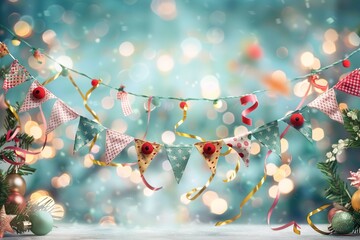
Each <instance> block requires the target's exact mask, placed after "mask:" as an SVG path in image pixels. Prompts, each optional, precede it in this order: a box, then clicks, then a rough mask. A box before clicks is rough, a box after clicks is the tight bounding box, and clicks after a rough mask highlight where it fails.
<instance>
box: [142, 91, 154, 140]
mask: <svg viewBox="0 0 360 240" xmlns="http://www.w3.org/2000/svg"><path fill="white" fill-rule="evenodd" d="M152 98H153V97H149V99H148V101H147V123H146V131H145V133H144V136H143V138H142V139H143V140H144V139H145V138H146V135H147V132H148V130H149V123H150V114H151V109H150V108H151V101H152Z"/></svg>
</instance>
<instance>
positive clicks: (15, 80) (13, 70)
mask: <svg viewBox="0 0 360 240" xmlns="http://www.w3.org/2000/svg"><path fill="white" fill-rule="evenodd" d="M28 78H30V74H29V72H28V71H27V70H26V69H25V68H24V67H23V66H22V65H20V64H19V62H18V60H14V61H13V62H12V63H11V66H10V71H9V73H8V74H5V79H4V84H3V87H2V88H3V89H4V90H5V92H6V91H7V90H8V89H10V88H13V87H15V86H17V85H19V84H21V83H23V82H25V80H26V79H28Z"/></svg>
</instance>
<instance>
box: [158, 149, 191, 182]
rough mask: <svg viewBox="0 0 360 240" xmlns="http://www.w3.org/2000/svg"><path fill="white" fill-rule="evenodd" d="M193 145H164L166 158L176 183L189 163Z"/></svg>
mask: <svg viewBox="0 0 360 240" xmlns="http://www.w3.org/2000/svg"><path fill="white" fill-rule="evenodd" d="M192 149H193V145H191V144H184V145H165V151H166V154H167V158H168V160H169V162H170V164H171V167H172V169H173V172H174V175H175V179H176V182H177V183H179V182H180V180H181V178H182V175H183V174H184V170H185V168H186V165H187V163H188V161H189V158H190V154H191V152H192Z"/></svg>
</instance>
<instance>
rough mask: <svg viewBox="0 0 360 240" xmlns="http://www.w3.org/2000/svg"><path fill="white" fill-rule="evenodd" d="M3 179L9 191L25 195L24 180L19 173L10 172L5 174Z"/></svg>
mask: <svg viewBox="0 0 360 240" xmlns="http://www.w3.org/2000/svg"><path fill="white" fill-rule="evenodd" d="M5 181H6V184H7V185H8V186H9V190H10V192H19V193H20V194H21V195H23V196H24V195H25V191H26V182H25V180H24V178H22V177H21V176H20V175H19V174H17V173H10V174H8V175H7V176H6V178H5Z"/></svg>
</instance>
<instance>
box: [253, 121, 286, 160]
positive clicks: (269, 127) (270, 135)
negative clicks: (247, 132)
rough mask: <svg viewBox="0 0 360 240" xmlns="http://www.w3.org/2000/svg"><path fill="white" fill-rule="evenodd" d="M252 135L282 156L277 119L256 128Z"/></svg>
mask: <svg viewBox="0 0 360 240" xmlns="http://www.w3.org/2000/svg"><path fill="white" fill-rule="evenodd" d="M251 135H252V136H253V137H254V138H256V139H257V140H258V141H259V142H260V143H261V144H262V145H264V146H265V147H267V148H268V149H269V150H271V151H272V152H274V153H276V154H277V155H279V156H280V154H281V150H280V136H279V126H278V121H277V120H276V121H273V122H270V123H267V124H265V125H263V126H261V127H259V128H257V129H255V130H254V131H253V132H252V134H251Z"/></svg>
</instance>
